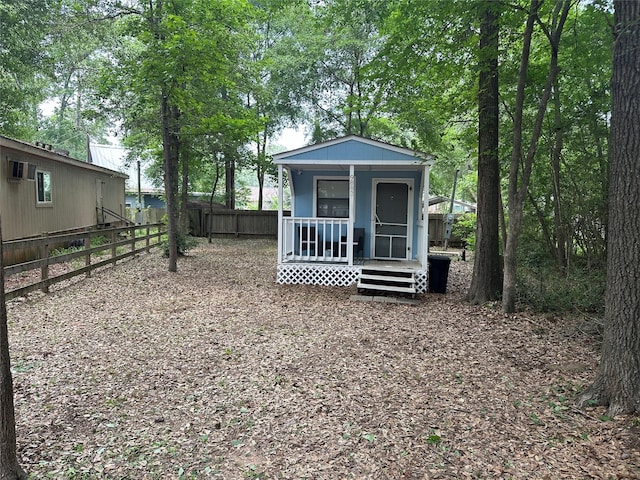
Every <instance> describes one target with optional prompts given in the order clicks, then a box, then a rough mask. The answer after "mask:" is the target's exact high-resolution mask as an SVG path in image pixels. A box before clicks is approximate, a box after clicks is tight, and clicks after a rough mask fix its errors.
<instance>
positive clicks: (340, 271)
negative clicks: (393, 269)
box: [278, 264, 360, 287]
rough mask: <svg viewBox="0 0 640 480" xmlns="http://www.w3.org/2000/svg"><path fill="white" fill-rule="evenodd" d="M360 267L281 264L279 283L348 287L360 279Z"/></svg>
mask: <svg viewBox="0 0 640 480" xmlns="http://www.w3.org/2000/svg"><path fill="white" fill-rule="evenodd" d="M358 275H360V267H358V266H352V267H350V266H348V265H305V264H296V265H279V266H278V283H280V284H291V285H323V286H325V287H348V286H349V285H353V284H354V283H356V282H357V281H358Z"/></svg>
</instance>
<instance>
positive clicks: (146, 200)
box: [87, 143, 166, 208]
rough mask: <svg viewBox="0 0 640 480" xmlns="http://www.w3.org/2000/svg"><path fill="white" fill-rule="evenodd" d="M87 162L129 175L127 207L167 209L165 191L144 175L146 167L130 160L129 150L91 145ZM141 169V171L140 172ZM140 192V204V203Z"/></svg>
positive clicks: (112, 146) (113, 146) (115, 146)
mask: <svg viewBox="0 0 640 480" xmlns="http://www.w3.org/2000/svg"><path fill="white" fill-rule="evenodd" d="M87 156H88V158H87V161H88V162H89V163H93V164H94V165H100V166H102V167H105V168H110V169H111V170H117V171H119V172H122V173H125V174H127V176H128V177H129V179H128V180H127V184H126V206H127V207H131V208H166V203H165V201H164V197H163V195H164V189H163V188H162V187H156V186H155V185H154V183H153V181H152V180H151V179H150V178H149V177H147V175H146V174H145V173H144V165H142V166H141V164H140V163H139V162H138V161H137V160H133V159H130V158H129V149H127V148H125V147H120V146H118V145H99V144H97V143H89V150H88V155H87ZM138 169H140V171H138ZM138 190H139V192H140V200H141V201H140V202H138Z"/></svg>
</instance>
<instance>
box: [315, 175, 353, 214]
mask: <svg viewBox="0 0 640 480" xmlns="http://www.w3.org/2000/svg"><path fill="white" fill-rule="evenodd" d="M318 180H343V181H345V182H347V185H348V184H349V176H348V175H317V176H315V175H314V177H313V215H312V216H313V218H324V217H318ZM349 208H351V199H349ZM345 218H349V217H348V216H347V217H345Z"/></svg>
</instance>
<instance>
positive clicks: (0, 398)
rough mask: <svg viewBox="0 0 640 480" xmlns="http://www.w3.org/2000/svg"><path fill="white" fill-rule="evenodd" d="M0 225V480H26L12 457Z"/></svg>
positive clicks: (13, 421) (13, 444) (10, 382)
mask: <svg viewBox="0 0 640 480" xmlns="http://www.w3.org/2000/svg"><path fill="white" fill-rule="evenodd" d="M2 257H3V251H2V227H1V226H0V480H16V479H26V478H27V475H26V474H25V472H24V471H23V470H22V468H21V467H20V465H19V464H18V457H17V456H16V417H15V411H14V405H13V378H12V376H11V360H10V358H9V331H8V327H7V306H6V302H5V296H4V262H3V258H2Z"/></svg>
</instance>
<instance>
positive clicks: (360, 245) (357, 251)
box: [353, 228, 364, 259]
mask: <svg viewBox="0 0 640 480" xmlns="http://www.w3.org/2000/svg"><path fill="white" fill-rule="evenodd" d="M353 258H354V259H363V258H364V228H354V229H353Z"/></svg>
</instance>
